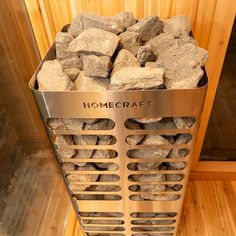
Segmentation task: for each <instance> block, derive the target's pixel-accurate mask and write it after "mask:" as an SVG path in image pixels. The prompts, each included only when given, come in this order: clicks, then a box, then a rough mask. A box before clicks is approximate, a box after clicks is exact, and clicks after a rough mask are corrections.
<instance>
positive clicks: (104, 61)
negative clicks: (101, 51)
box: [83, 55, 112, 78]
mask: <svg viewBox="0 0 236 236" xmlns="http://www.w3.org/2000/svg"><path fill="white" fill-rule="evenodd" d="M111 65H112V63H111V58H110V57H107V56H101V57H98V56H95V55H88V56H84V58H83V69H84V70H83V71H84V74H85V75H86V76H91V77H102V78H106V77H109V72H110V68H111Z"/></svg>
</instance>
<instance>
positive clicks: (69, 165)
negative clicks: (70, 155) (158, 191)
mask: <svg viewBox="0 0 236 236" xmlns="http://www.w3.org/2000/svg"><path fill="white" fill-rule="evenodd" d="M61 166H62V169H63V170H75V165H74V163H70V162H64V163H62V164H61Z"/></svg>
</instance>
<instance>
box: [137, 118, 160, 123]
mask: <svg viewBox="0 0 236 236" xmlns="http://www.w3.org/2000/svg"><path fill="white" fill-rule="evenodd" d="M161 119H162V117H159V118H142V119H134V120H135V121H137V122H139V123H142V124H149V123H153V122H158V121H160V120H161Z"/></svg>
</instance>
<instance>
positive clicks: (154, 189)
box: [140, 184, 166, 201]
mask: <svg viewBox="0 0 236 236" xmlns="http://www.w3.org/2000/svg"><path fill="white" fill-rule="evenodd" d="M140 187H141V191H143V192H164V191H165V189H166V187H165V185H161V184H160V185H141V186H140ZM159 196H160V195H155V194H141V195H140V197H141V198H143V199H146V200H153V201H155V200H159V199H157V198H159Z"/></svg>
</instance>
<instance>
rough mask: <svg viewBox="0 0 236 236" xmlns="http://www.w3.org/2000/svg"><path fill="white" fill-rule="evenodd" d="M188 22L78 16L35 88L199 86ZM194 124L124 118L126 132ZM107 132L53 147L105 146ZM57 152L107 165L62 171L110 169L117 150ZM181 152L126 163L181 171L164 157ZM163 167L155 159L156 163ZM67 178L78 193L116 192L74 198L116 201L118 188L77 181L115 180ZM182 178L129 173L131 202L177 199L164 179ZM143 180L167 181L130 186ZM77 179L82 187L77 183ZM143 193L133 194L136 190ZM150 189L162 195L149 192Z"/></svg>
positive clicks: (77, 124) (83, 124)
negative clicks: (103, 160) (153, 160)
mask: <svg viewBox="0 0 236 236" xmlns="http://www.w3.org/2000/svg"><path fill="white" fill-rule="evenodd" d="M190 30H191V23H190V21H189V20H188V19H187V18H186V17H185V16H175V17H171V18H170V19H167V20H161V19H160V18H159V17H157V16H152V17H146V18H143V19H140V20H138V21H137V19H135V17H134V16H133V14H132V13H129V12H123V13H120V14H118V15H115V16H113V17H102V16H97V15H95V14H92V13H80V14H78V15H77V16H76V17H75V19H74V20H73V22H72V23H71V25H70V27H69V29H68V32H59V33H58V34H57V36H56V41H55V45H56V59H55V60H51V61H45V62H44V63H43V65H42V68H41V70H40V71H39V73H38V74H37V82H38V89H39V90H42V91H44V90H49V91H70V90H76V91H85V92H93V91H102V92H105V91H107V90H153V89H191V88H195V87H197V86H198V82H199V80H200V79H201V78H202V76H203V70H202V67H203V65H204V64H205V62H206V59H207V51H206V50H205V49H203V48H199V47H198V46H197V43H196V41H195V40H194V39H193V38H192V37H191V36H190ZM193 124H194V119H193V118H191V117H182V118H161V117H160V118H155V119H129V120H128V121H127V122H126V127H127V128H128V129H147V130H148V129H155V130H156V129H168V128H170V129H176V128H177V129H188V128H191V127H192V126H193ZM48 126H49V127H50V128H51V129H53V130H58V129H67V130H109V129H112V128H113V127H114V123H113V122H112V121H110V120H108V119H101V120H100V119H51V120H50V121H49V123H48ZM190 140H191V136H190V135H188V134H179V135H131V136H129V137H127V139H126V142H127V143H128V144H130V145H170V144H186V143H188V142H189V141H190ZM115 141H116V140H115V139H114V137H112V136H110V135H103V136H99V135H97V136H96V135H87V136H84V135H57V136H55V140H54V142H55V144H57V145H58V146H60V145H73V144H76V145H111V144H114V143H115ZM57 152H58V155H59V156H60V157H62V158H63V159H66V158H79V159H84V158H94V159H99V158H110V159H111V162H109V163H102V162H99V161H98V160H96V162H94V163H86V162H80V163H72V162H65V163H63V164H62V168H63V169H64V170H81V171H82V170H90V171H91V170H94V171H97V170H116V169H117V168H118V167H117V165H116V164H114V163H112V158H115V157H116V155H117V153H116V152H115V151H114V150H110V149H106V150H103V149H97V150H93V149H79V150H75V149H57ZM187 154H188V150H187V149H172V150H171V149H155V150H151V149H145V150H140V149H137V150H131V151H129V153H128V156H129V157H130V158H143V159H151V158H152V159H153V158H155V159H157V162H140V163H132V164H131V165H129V166H128V168H129V169H130V170H137V171H139V170H140V171H143V170H181V169H184V168H185V165H186V164H185V163H184V162H168V159H170V158H178V157H184V156H186V155H187ZM160 158H161V159H166V160H167V161H166V162H163V161H162V162H158V159H160ZM97 173H98V172H96V174H93V175H91V174H80V175H76V174H69V175H67V178H68V180H70V186H69V187H70V188H71V190H72V191H73V192H78V191H85V190H86V191H113V192H114V195H106V194H104V195H100V196H99V197H98V196H97V195H87V196H86V195H75V197H76V198H77V199H82V200H84V199H100V200H102V199H104V200H116V199H118V197H119V195H115V192H116V191H119V189H120V188H119V186H117V185H112V183H111V185H110V186H107V185H106V186H102V185H89V184H85V185H83V184H82V182H115V181H118V180H119V177H118V176H116V175H112V174H110V175H103V174H97ZM182 177H183V176H182V175H180V174H166V175H165V174H155V175H151V174H150V175H148V174H141V175H138V174H133V175H131V176H130V180H131V181H134V185H133V186H131V187H130V190H131V191H133V192H134V195H132V196H131V199H132V200H175V199H178V195H177V194H176V195H171V194H168V191H179V190H180V189H181V187H182V186H181V185H180V184H177V185H171V184H168V181H179V180H181V179H182ZM136 181H138V182H142V181H159V182H164V181H167V184H166V185H164V184H151V185H148V184H146V185H135V182H136ZM78 182H81V184H78ZM139 191H141V192H147V194H143V193H142V194H138V192H139ZM150 192H159V193H161V192H163V194H154V193H153V194H152V193H150Z"/></svg>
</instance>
